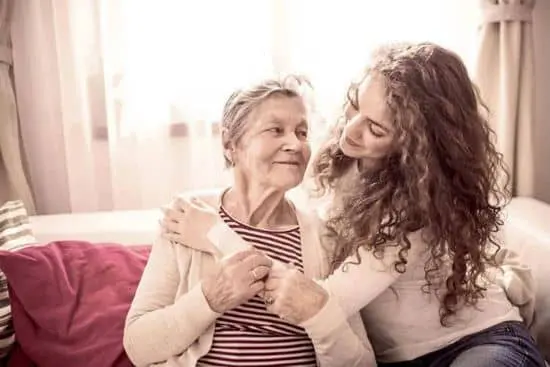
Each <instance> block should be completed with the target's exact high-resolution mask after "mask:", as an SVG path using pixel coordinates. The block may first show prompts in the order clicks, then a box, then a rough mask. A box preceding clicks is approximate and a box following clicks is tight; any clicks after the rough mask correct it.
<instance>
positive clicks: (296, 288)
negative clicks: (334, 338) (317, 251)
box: [263, 263, 328, 324]
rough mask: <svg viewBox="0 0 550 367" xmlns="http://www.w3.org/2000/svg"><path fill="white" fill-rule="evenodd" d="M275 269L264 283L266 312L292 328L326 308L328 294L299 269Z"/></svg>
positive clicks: (277, 267)
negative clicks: (279, 318) (293, 325)
mask: <svg viewBox="0 0 550 367" xmlns="http://www.w3.org/2000/svg"><path fill="white" fill-rule="evenodd" d="M276 265H277V266H273V267H272V270H271V272H270V274H269V277H268V279H267V281H266V282H265V292H264V295H263V297H264V301H265V303H266V305H267V309H268V310H269V311H270V312H273V313H275V314H277V315H279V316H280V317H281V318H282V319H284V320H286V321H289V322H291V323H293V324H299V323H301V322H304V321H306V320H308V319H310V318H311V317H313V316H315V315H316V314H317V313H318V312H319V311H320V310H321V309H322V308H323V306H324V305H325V304H326V302H327V300H328V293H327V292H326V291H325V290H324V289H323V287H321V286H320V285H319V284H317V283H316V282H315V281H313V280H312V279H309V278H307V277H306V276H305V275H304V274H302V273H301V272H300V271H299V270H298V269H296V268H294V267H292V266H280V265H282V264H279V263H277V264H276Z"/></svg>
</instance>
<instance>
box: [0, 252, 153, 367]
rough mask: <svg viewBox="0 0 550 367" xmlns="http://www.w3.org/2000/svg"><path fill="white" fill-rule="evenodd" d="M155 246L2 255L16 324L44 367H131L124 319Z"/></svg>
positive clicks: (27, 351) (30, 351) (25, 347)
mask: <svg viewBox="0 0 550 367" xmlns="http://www.w3.org/2000/svg"><path fill="white" fill-rule="evenodd" d="M149 251H150V246H123V245H119V244H94V243H90V242H83V241H60V242H52V243H49V244H46V245H43V246H30V247H26V248H24V249H22V250H19V251H16V252H3V253H0V268H2V269H3V271H4V272H5V273H6V276H7V278H8V283H9V288H10V296H11V304H12V314H13V325H14V329H15V334H16V335H17V342H18V344H19V345H20V347H21V349H22V350H23V351H24V352H25V354H26V355H27V356H28V357H29V358H30V359H31V360H32V361H33V362H34V363H36V364H37V365H39V366H41V367H54V366H55V367H57V366H79V367H97V366H102V367H130V366H132V364H131V362H130V361H129V359H128V358H127V357H126V354H125V352H124V347H123V345H122V336H123V331H124V323H125V320H126V314H127V313H128V310H129V308H130V304H131V302H132V300H133V298H134V294H135V290H136V288H137V285H138V283H139V280H140V279H141V274H142V273H143V269H144V267H145V264H146V263H147V259H148V257H149Z"/></svg>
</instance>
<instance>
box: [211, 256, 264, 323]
mask: <svg viewBox="0 0 550 367" xmlns="http://www.w3.org/2000/svg"><path fill="white" fill-rule="evenodd" d="M272 263H273V262H272V260H271V259H270V258H268V257H267V256H265V255H263V254H262V253H261V252H259V251H257V250H246V251H241V252H237V253H235V254H233V255H231V256H229V257H227V258H225V259H223V260H222V261H221V262H220V263H219V266H218V269H217V271H216V272H215V273H214V274H212V275H210V276H208V277H206V278H205V279H203V281H202V291H203V293H204V296H205V297H206V300H207V301H208V304H209V305H210V308H211V309H212V310H213V311H215V312H218V313H224V312H226V311H228V310H230V309H232V308H235V307H237V306H239V305H240V304H242V303H244V302H246V301H248V300H249V299H250V298H252V297H254V296H255V295H256V294H258V293H259V292H260V291H262V290H263V289H264V286H265V283H264V280H265V277H266V276H267V275H268V274H269V271H270V269H271V265H272Z"/></svg>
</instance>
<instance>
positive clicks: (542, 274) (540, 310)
mask: <svg viewBox="0 0 550 367" xmlns="http://www.w3.org/2000/svg"><path fill="white" fill-rule="evenodd" d="M504 231H505V241H506V246H507V247H509V248H511V249H513V250H515V251H516V252H517V253H518V254H519V255H520V256H521V258H522V259H523V261H525V262H526V263H527V264H528V265H529V266H530V267H531V270H532V273H533V276H534V278H535V281H536V283H537V286H536V289H537V291H536V301H535V321H534V324H533V327H532V332H533V334H534V336H535V337H536V338H537V341H538V344H539V346H540V347H541V348H542V351H543V353H544V355H545V357H546V359H547V360H550V287H549V286H548V281H550V205H548V204H545V203H543V202H541V201H537V200H535V199H531V198H514V199H513V200H512V202H511V203H510V205H509V206H508V208H507V218H506V224H505V226H504Z"/></svg>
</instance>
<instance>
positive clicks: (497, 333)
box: [379, 321, 545, 367]
mask: <svg viewBox="0 0 550 367" xmlns="http://www.w3.org/2000/svg"><path fill="white" fill-rule="evenodd" d="M379 366H380V367H545V363H544V358H543V357H542V354H541V353H540V351H539V350H538V348H537V345H536V344H535V341H534V340H533V337H532V336H531V334H529V331H528V330H527V328H526V327H525V325H523V323H521V322H519V321H506V322H503V323H500V324H497V325H495V326H492V327H490V328H488V329H485V330H482V331H480V332H478V333H476V334H472V335H468V336H466V337H464V338H462V339H460V340H458V341H457V342H455V343H453V344H451V345H449V346H447V347H445V348H443V349H440V350H437V351H435V352H432V353H428V354H426V355H424V356H421V357H418V358H416V359H414V360H412V361H406V362H397V363H386V364H384V363H380V364H379Z"/></svg>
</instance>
